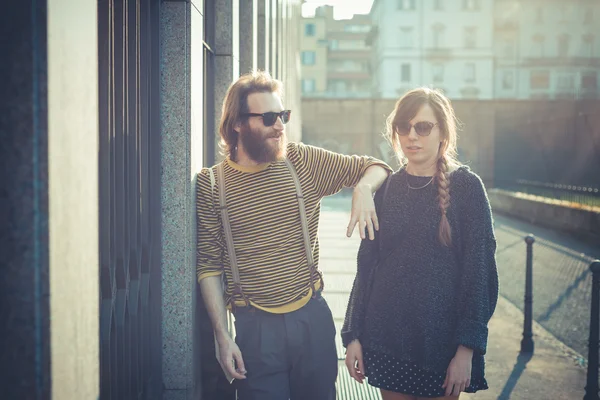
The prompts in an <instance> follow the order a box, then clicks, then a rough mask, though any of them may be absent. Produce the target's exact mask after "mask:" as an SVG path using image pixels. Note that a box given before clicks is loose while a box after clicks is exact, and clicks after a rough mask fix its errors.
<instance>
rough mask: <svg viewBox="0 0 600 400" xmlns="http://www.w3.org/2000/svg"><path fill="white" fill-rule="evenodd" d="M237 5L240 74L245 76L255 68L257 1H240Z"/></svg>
mask: <svg viewBox="0 0 600 400" xmlns="http://www.w3.org/2000/svg"><path fill="white" fill-rule="evenodd" d="M239 4H240V13H239V14H240V24H239V48H240V74H245V73H247V72H250V71H251V70H253V69H255V68H256V62H257V57H256V56H257V52H256V50H257V46H256V38H257V26H256V25H257V19H258V9H257V0H242V1H241V2H240V3H239Z"/></svg>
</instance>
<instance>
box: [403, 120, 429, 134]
mask: <svg viewBox="0 0 600 400" xmlns="http://www.w3.org/2000/svg"><path fill="white" fill-rule="evenodd" d="M436 125H437V123H435V124H434V123H433V122H429V121H419V122H417V123H415V124H414V125H411V124H410V122H407V121H403V122H399V123H398V125H397V130H398V135H400V136H408V134H410V130H411V129H412V128H413V126H414V127H415V132H417V135H419V136H429V134H430V133H431V130H432V129H433V127H434V126H436Z"/></svg>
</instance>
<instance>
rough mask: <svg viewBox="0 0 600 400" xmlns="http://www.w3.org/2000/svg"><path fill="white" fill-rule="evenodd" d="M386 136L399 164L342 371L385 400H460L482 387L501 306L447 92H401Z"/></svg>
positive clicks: (483, 217) (379, 202)
mask: <svg viewBox="0 0 600 400" xmlns="http://www.w3.org/2000/svg"><path fill="white" fill-rule="evenodd" d="M387 128H388V139H389V140H390V141H391V143H392V146H393V148H394V150H395V151H396V153H397V154H398V155H399V157H400V159H401V164H402V167H401V168H400V170H399V171H397V172H396V173H394V174H392V175H391V176H390V177H389V178H388V180H387V181H386V183H385V184H384V185H383V186H382V188H381V189H380V190H379V191H378V192H377V193H376V195H375V204H376V207H377V215H379V220H380V221H381V226H380V230H379V231H378V232H377V234H376V237H375V240H374V241H370V240H363V241H362V243H361V245H360V249H359V253H358V272H357V275H356V278H355V280H354V285H353V288H352V293H351V296H350V301H349V304H348V309H347V311H346V320H345V322H344V326H343V328H342V339H343V343H344V346H345V347H346V348H347V351H346V366H347V367H348V370H349V372H350V375H351V376H352V377H353V378H354V379H356V380H357V381H358V382H360V383H362V382H363V380H364V377H365V376H367V377H368V378H369V384H371V385H373V386H376V387H379V388H380V389H381V393H382V397H383V399H384V400H396V399H403V400H409V399H410V400H415V399H420V398H437V397H444V396H452V397H450V398H453V399H458V397H459V395H460V393H461V392H463V391H464V392H471V393H472V392H475V391H477V390H482V389H487V387H488V386H487V382H486V380H485V377H484V357H483V356H484V354H485V351H486V346H487V324H488V321H489V319H490V318H491V316H492V313H493V312H494V309H495V307H496V301H497V298H498V275H497V271H496V262H495V250H496V240H495V237H494V232H493V226H492V215H491V211H490V206H489V202H488V199H487V196H486V192H485V189H484V187H483V184H482V182H481V179H480V178H479V177H478V176H477V175H476V174H475V173H473V172H472V171H471V170H470V169H469V168H468V167H465V166H462V165H460V164H459V163H458V161H457V160H456V139H457V134H456V117H455V115H454V111H453V109H452V106H451V105H450V102H449V100H448V99H447V98H446V97H445V96H444V95H443V94H442V93H440V92H439V91H436V90H432V89H428V88H419V89H415V90H412V91H410V92H408V93H407V94H406V95H404V96H403V97H402V98H401V99H400V100H398V102H397V103H396V106H395V109H394V111H393V112H392V114H391V115H390V116H389V117H388V119H387ZM445 398H446V399H448V397H445Z"/></svg>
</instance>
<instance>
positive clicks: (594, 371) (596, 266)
mask: <svg viewBox="0 0 600 400" xmlns="http://www.w3.org/2000/svg"><path fill="white" fill-rule="evenodd" d="M590 270H591V271H592V312H591V317H590V342H589V344H588V369H587V383H586V385H585V396H583V400H599V399H600V398H599V397H598V337H599V330H600V325H599V318H598V317H599V312H600V305H599V304H598V300H599V293H600V260H595V261H594V262H593V263H591V264H590Z"/></svg>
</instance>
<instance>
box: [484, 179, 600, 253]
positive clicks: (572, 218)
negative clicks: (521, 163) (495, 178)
mask: <svg viewBox="0 0 600 400" xmlns="http://www.w3.org/2000/svg"><path fill="white" fill-rule="evenodd" d="M488 197H489V199H490V204H491V206H492V210H493V211H494V212H496V213H500V214H505V215H509V216H512V217H516V218H520V219H522V220H524V221H528V222H530V223H533V224H536V225H542V226H546V227H549V228H553V229H558V230H561V231H565V232H569V233H571V234H573V235H576V236H579V237H582V238H583V239H586V240H591V241H592V242H593V243H600V210H598V208H597V207H595V208H594V207H581V208H576V207H572V206H569V205H567V204H568V203H565V202H561V201H559V200H553V199H547V198H544V197H540V196H533V195H528V194H524V193H518V192H510V191H507V190H502V189H489V190H488Z"/></svg>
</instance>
